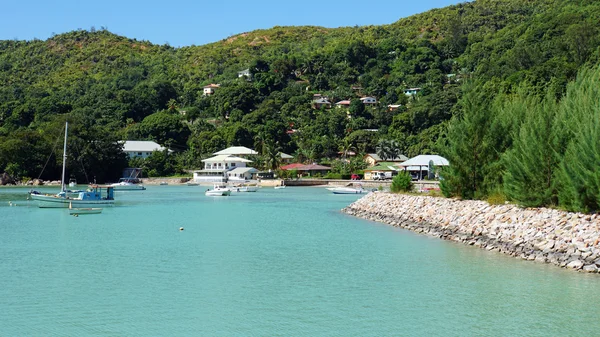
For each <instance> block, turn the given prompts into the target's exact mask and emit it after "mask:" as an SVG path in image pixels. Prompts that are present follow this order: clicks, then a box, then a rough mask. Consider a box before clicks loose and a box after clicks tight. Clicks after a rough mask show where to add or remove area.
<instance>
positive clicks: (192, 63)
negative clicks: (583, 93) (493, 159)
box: [0, 0, 600, 197]
mask: <svg viewBox="0 0 600 337" xmlns="http://www.w3.org/2000/svg"><path fill="white" fill-rule="evenodd" d="M599 32H600V3H598V2H597V1H593V0H578V1H575V0H504V1H498V0H478V1H474V2H469V3H464V4H461V5H457V6H450V7H447V8H443V9H438V10H433V11H429V12H426V13H423V14H420V15H415V16H412V17H409V18H406V19H402V20H400V21H398V22H396V23H393V24H390V25H385V26H365V27H346V28H338V29H327V28H322V27H274V28H272V29H268V30H257V31H253V32H247V33H241V34H238V35H235V36H231V37H229V38H227V39H224V40H222V41H219V42H215V43H212V44H208V45H204V46H189V47H184V48H172V47H170V46H168V45H153V44H151V43H149V42H147V41H137V40H135V39H130V38H127V37H122V36H117V35H115V34H112V33H111V32H109V31H107V30H105V29H99V30H96V29H94V28H91V29H90V30H78V31H73V32H69V33H65V34H59V35H56V36H53V37H52V38H50V39H48V40H46V41H41V40H34V41H0V83H2V85H1V86H0V172H3V171H6V172H8V173H9V174H11V175H12V176H14V177H17V178H19V179H22V178H28V177H29V178H30V177H34V178H35V177H38V175H39V174H40V172H42V171H43V172H44V173H43V176H42V178H54V179H56V178H57V177H59V176H60V174H59V170H60V165H61V162H60V161H61V156H60V153H58V152H57V151H61V150H60V149H59V148H60V146H58V147H57V146H56V143H57V139H59V138H60V137H59V135H60V134H61V132H62V128H63V125H64V121H65V120H69V122H70V123H71V124H70V125H72V126H73V131H72V133H70V137H69V139H70V148H71V147H72V148H74V149H76V150H75V151H74V152H73V154H72V155H71V156H70V157H69V161H70V162H69V167H72V174H73V175H75V176H77V178H78V180H79V181H84V180H85V176H87V177H88V180H89V177H92V176H95V177H96V178H97V179H98V181H106V180H114V179H115V178H117V177H118V176H119V175H120V172H121V170H122V168H123V167H125V166H127V165H135V166H143V167H144V168H146V171H147V172H149V173H150V174H153V175H169V174H174V173H178V172H182V171H183V170H185V169H195V168H198V167H200V165H201V162H200V160H201V159H204V158H206V157H208V156H209V155H210V154H211V153H213V152H216V151H218V150H220V149H222V148H224V147H227V146H230V145H241V146H248V147H251V148H255V149H256V150H257V151H259V152H260V153H261V156H259V157H258V158H256V161H257V163H256V164H257V165H258V166H261V167H264V168H275V167H277V153H278V152H279V151H283V152H286V153H289V154H293V155H294V156H295V157H296V158H297V160H298V161H308V162H313V161H319V162H322V163H323V162H324V163H328V164H331V165H332V166H333V167H334V169H335V171H336V172H338V173H350V172H352V171H353V170H356V169H360V168H361V165H362V164H361V163H360V160H354V161H351V162H350V164H349V165H346V164H343V163H341V162H340V161H339V160H335V158H336V157H338V153H340V152H341V153H344V152H348V151H350V150H351V151H354V152H357V153H367V152H375V151H380V152H381V151H383V152H387V153H392V154H393V153H397V152H398V151H399V152H400V153H402V154H405V155H406V156H409V157H410V156H413V155H417V154H426V153H440V152H443V149H440V146H446V147H447V146H449V145H448V143H445V142H444V139H445V138H446V136H445V134H446V129H447V125H448V123H449V121H450V120H451V118H452V117H453V116H455V118H459V117H460V116H461V114H463V113H464V111H465V104H477V100H481V101H482V102H492V101H493V100H494V98H495V97H499V96H503V97H510V96H511V95H513V94H514V93H517V92H527V93H528V94H530V95H533V96H534V97H545V96H547V93H548V92H550V93H551V94H552V95H553V97H554V99H560V98H561V97H562V96H563V95H564V94H565V92H566V86H567V83H569V82H570V81H573V80H574V79H575V77H576V75H577V73H578V71H579V70H580V69H581V68H582V67H583V66H585V65H590V66H592V65H595V64H597V62H598V59H599V56H600V54H599V53H600V50H599V48H598V46H599V45H600V39H599V34H598V33H599ZM244 69H249V71H250V73H251V76H250V78H247V77H238V72H239V71H242V70H244ZM211 83H215V84H219V85H220V87H218V88H216V89H215V93H214V94H213V95H209V96H205V95H204V94H203V87H204V86H205V85H208V84H211ZM409 88H420V90H419V91H418V92H417V93H416V94H415V95H406V94H405V90H406V89H409ZM464 93H468V94H469V95H471V96H472V95H475V93H476V94H477V95H478V98H471V99H470V101H469V100H465V99H464V97H465V96H468V95H466V94H464ZM315 94H321V95H322V96H323V97H326V98H327V99H328V101H329V102H331V103H332V107H331V108H327V107H321V108H318V109H316V108H315V106H314V104H313V99H314V95H315ZM367 96H368V97H374V98H376V99H377V104H375V105H373V106H371V105H369V106H367V105H365V104H363V103H362V102H361V101H360V98H361V97H367ZM342 100H349V101H350V104H349V105H347V106H344V107H342V108H337V107H335V103H336V102H338V101H342ZM473 100H476V101H475V102H473ZM469 102H471V103H469ZM490 104H492V103H490ZM389 105H394V106H399V107H398V108H393V109H390V108H389V107H388V106H389ZM391 110H393V111H391ZM489 111H492V110H489ZM525 113H526V112H525ZM488 117H489V118H492V117H493V116H492V117H490V116H488ZM486 118H487V117H486ZM440 137H442V138H443V139H442V140H440ZM125 139H129V140H154V141H156V142H158V143H160V144H162V145H165V146H167V147H169V148H171V149H173V150H175V153H174V154H173V155H167V153H157V154H155V155H153V156H152V157H151V158H150V159H148V160H146V162H144V163H141V162H133V163H127V161H126V160H125V157H124V155H123V153H122V152H121V151H120V148H119V145H118V143H117V142H116V141H117V140H125ZM71 143H72V144H71ZM440 144H442V145H440ZM443 144H445V145H443ZM52 153H55V154H58V155H55V156H54V157H52V159H51V160H50V162H49V163H48V164H47V166H46V168H45V169H44V170H42V169H43V168H44V166H45V165H46V161H47V159H48V158H49V156H50V155H51V154H52ZM499 155H500V154H498V156H499ZM490 179H491V178H490ZM492 180H493V179H492ZM502 180H503V179H502V178H501V177H499V178H495V180H494V181H496V184H499V182H498V181H500V183H501V181H502ZM492 185H494V184H492ZM494 186H495V185H494ZM491 190H493V189H492V188H490V189H489V190H488V191H486V192H485V193H484V194H489V191H491ZM454 193H457V194H461V193H462V192H460V191H458V190H456V189H455V190H454ZM462 194H463V195H464V196H466V197H468V196H469V195H471V196H472V195H473V193H471V194H469V193H466V194H465V193H462Z"/></svg>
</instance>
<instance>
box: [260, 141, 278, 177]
mask: <svg viewBox="0 0 600 337" xmlns="http://www.w3.org/2000/svg"><path fill="white" fill-rule="evenodd" d="M263 149H264V151H263V158H264V163H265V168H267V169H270V170H276V169H278V168H279V165H280V164H281V152H280V150H281V147H280V146H279V144H277V143H274V142H273V141H267V142H265V144H264V147H263Z"/></svg>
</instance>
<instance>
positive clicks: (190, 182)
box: [185, 181, 200, 186]
mask: <svg viewBox="0 0 600 337" xmlns="http://www.w3.org/2000/svg"><path fill="white" fill-rule="evenodd" d="M185 184H186V185H187V186H198V185H200V184H199V183H195V182H194V181H188V182H187V183H185Z"/></svg>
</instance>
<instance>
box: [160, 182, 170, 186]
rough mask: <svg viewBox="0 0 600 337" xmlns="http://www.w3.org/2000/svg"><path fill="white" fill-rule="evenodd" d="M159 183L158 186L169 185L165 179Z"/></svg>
mask: <svg viewBox="0 0 600 337" xmlns="http://www.w3.org/2000/svg"><path fill="white" fill-rule="evenodd" d="M159 185H160V186H167V185H169V183H168V182H166V181H161V182H160V184H159Z"/></svg>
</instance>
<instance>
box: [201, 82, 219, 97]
mask: <svg viewBox="0 0 600 337" xmlns="http://www.w3.org/2000/svg"><path fill="white" fill-rule="evenodd" d="M220 87H221V85H219V84H213V83H211V84H209V85H206V86H204V96H210V95H212V94H214V93H215V89H217V88H220Z"/></svg>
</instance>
